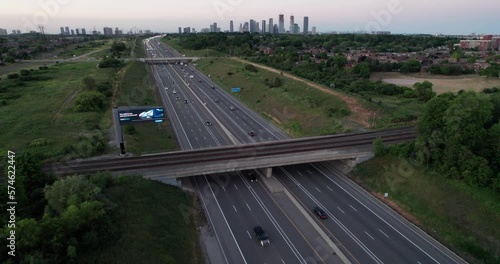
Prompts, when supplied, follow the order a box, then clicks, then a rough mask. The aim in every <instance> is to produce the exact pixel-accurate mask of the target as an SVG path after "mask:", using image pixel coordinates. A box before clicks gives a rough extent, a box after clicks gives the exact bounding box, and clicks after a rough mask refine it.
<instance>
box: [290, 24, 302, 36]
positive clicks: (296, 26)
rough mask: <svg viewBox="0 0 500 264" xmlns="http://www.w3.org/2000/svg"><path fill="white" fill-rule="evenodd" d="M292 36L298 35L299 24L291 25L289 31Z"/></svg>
mask: <svg viewBox="0 0 500 264" xmlns="http://www.w3.org/2000/svg"><path fill="white" fill-rule="evenodd" d="M291 33H292V34H300V27H299V24H297V23H295V24H293V28H292V31H291Z"/></svg>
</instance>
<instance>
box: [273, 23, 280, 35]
mask: <svg viewBox="0 0 500 264" xmlns="http://www.w3.org/2000/svg"><path fill="white" fill-rule="evenodd" d="M273 32H274V33H273V34H276V33H278V32H279V27H278V25H277V24H274V27H273Z"/></svg>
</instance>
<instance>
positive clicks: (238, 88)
mask: <svg viewBox="0 0 500 264" xmlns="http://www.w3.org/2000/svg"><path fill="white" fill-rule="evenodd" d="M231 92H233V93H239V92H241V88H240V87H235V88H231Z"/></svg>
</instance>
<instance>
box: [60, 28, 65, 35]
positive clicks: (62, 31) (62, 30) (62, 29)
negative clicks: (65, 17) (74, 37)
mask: <svg viewBox="0 0 500 264" xmlns="http://www.w3.org/2000/svg"><path fill="white" fill-rule="evenodd" d="M61 35H64V27H61Z"/></svg>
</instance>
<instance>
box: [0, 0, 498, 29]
mask: <svg viewBox="0 0 500 264" xmlns="http://www.w3.org/2000/svg"><path fill="white" fill-rule="evenodd" d="M169 3H170V4H169ZM172 3H174V4H172ZM474 3H475V4H474V5H471V4H470V2H469V1H467V2H466V1H464V0H459V1H457V0H455V1H454V0H441V1H440V2H439V3H433V1H431V0H422V1H419V2H417V1H413V0H383V1H378V0H357V1H356V3H354V2H345V1H336V2H331V3H329V4H324V2H323V1H319V0H310V1H306V0H288V1H276V2H272V3H271V2H270V1H263V0H254V1H245V0H215V1H212V0H211V1H202V0H191V1H180V2H172V1H166V2H161V3H157V2H156V1H153V0H142V1H140V2H127V3H123V1H117V0H107V1H96V0H88V1H85V2H84V1H76V0H40V1H37V0H23V1H22V2H21V1H14V0H0V7H1V8H0V28H5V29H7V31H8V33H10V32H11V31H12V30H13V29H15V30H21V31H22V32H27V31H29V30H35V31H38V25H43V26H44V29H45V32H46V33H52V34H57V33H60V27H66V26H67V27H69V28H70V29H76V28H85V29H86V30H87V32H90V31H91V30H93V28H94V27H95V28H96V30H97V31H101V32H102V31H103V27H112V28H113V29H114V28H115V27H118V28H119V29H122V30H123V31H124V33H125V32H127V31H129V30H130V29H133V28H137V29H142V30H146V29H149V30H151V31H153V32H178V27H182V28H184V27H191V28H195V29H196V30H197V31H198V32H199V31H200V30H201V29H202V28H209V27H210V24H212V23H214V22H216V23H217V24H218V26H219V27H220V28H221V30H222V31H224V30H228V29H229V21H230V20H233V21H234V29H235V31H237V30H238V29H239V24H240V23H244V22H248V21H249V20H250V19H254V20H256V21H257V22H259V23H261V21H262V20H266V23H268V21H269V18H273V20H274V21H273V22H274V24H278V15H279V14H284V16H285V29H288V28H289V25H290V24H289V23H290V20H289V19H290V15H292V14H293V15H294V16H295V23H297V24H298V25H299V27H300V29H301V30H302V29H303V18H304V16H308V17H309V31H311V29H312V27H313V26H315V27H316V28H317V31H318V32H331V31H343V32H345V31H351V32H352V31H359V30H366V31H372V30H382V31H391V32H392V33H396V34H397V33H423V34H437V33H442V34H470V33H476V34H486V33H487V34H499V33H500V27H499V26H500V16H498V14H495V13H496V12H497V10H500V1H495V0H477V1H475V2H474Z"/></svg>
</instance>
